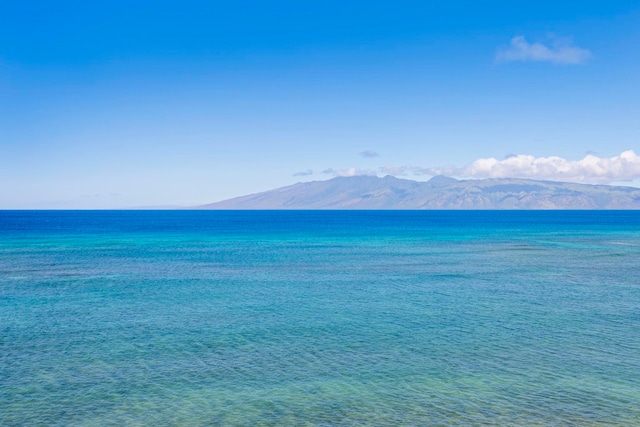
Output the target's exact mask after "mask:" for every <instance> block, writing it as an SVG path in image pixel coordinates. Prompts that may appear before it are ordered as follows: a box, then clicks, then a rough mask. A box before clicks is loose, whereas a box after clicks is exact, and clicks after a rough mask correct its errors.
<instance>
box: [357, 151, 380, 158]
mask: <svg viewBox="0 0 640 427" xmlns="http://www.w3.org/2000/svg"><path fill="white" fill-rule="evenodd" d="M358 154H360V157H364V158H365V159H373V158H375V157H379V156H380V154H378V153H377V152H375V151H373V150H365V151H361V152H360V153H358Z"/></svg>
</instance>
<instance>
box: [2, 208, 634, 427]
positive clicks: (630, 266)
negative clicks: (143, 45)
mask: <svg viewBox="0 0 640 427" xmlns="http://www.w3.org/2000/svg"><path fill="white" fill-rule="evenodd" d="M639 242H640V212H624V211H622V212H605V211H598V212H490V211H489V212H446V211H443V212H434V211H431V212H190V211H182V212H179V211H165V212H108V211H106V212H105V211H103V212H20V211H4V212H0V425H3V426H23V425H31V426H37V425H47V426H49V425H54V426H55V425H59V426H85V425H130V426H137V425H194V426H208V425H230V426H258V425H265V426H271V425H274V426H276V425H278V426H280V425H296V426H305V425H308V426H335V425H346V426H378V425H379V426H388V425H436V426H437V425H443V426H444V425H496V426H498V425H500V426H502V425H510V426H520V425H522V426H533V425H541V426H547V425H575V426H589V425H593V426H607V425H611V426H614V425H615V426H630V425H640V356H639V355H640V279H639V278H640V243H639Z"/></svg>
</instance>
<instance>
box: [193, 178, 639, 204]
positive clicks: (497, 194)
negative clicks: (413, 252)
mask: <svg viewBox="0 0 640 427" xmlns="http://www.w3.org/2000/svg"><path fill="white" fill-rule="evenodd" d="M195 209H226V210H235V209H237V210H244V209H246V210H260V209H265V210H266V209H274V210H277V209H291V210H298V209H299V210H304V209H320V210H322V209H327V210H348V209H364V210H366V209H372V210H375V209H390V210H394V209H406V210H413V209H640V188H635V187H624V186H609V185H593V184H578V183H570V182H556V181H540V180H531V179H522V178H488V179H480V180H457V179H455V178H450V177H446V176H442V175H439V176H435V177H433V178H431V179H430V180H429V181H413V180H408V179H402V178H396V177H393V176H391V175H387V176H385V177H377V176H367V175H361V176H353V177H335V178H332V179H329V180H324V181H309V182H298V183H296V184H292V185H288V186H285V187H280V188H276V189H273V190H268V191H264V192H260V193H255V194H249V195H245V196H240V197H235V198H232V199H227V200H223V201H220V202H215V203H209V204H206V205H201V206H197V207H195Z"/></svg>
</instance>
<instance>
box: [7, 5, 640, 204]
mask: <svg viewBox="0 0 640 427" xmlns="http://www.w3.org/2000/svg"><path fill="white" fill-rule="evenodd" d="M445 3H446V4H445ZM639 142H640V4H639V3H638V2H637V1H635V2H633V1H616V0H612V1H607V2H588V1H582V2H557V1H554V2H550V1H538V2H534V3H531V2H529V3H527V2H524V3H523V2H490V1H489V2H425V1H404V2H403V1H393V2H391V1H385V2H376V1H344V0H343V1H339V2H338V1H326V0H325V1H317V2H316V1H304V2H301V1H208V2H205V1H200V2H196V1H180V2H178V1H175V2H169V1H153V2H151V1H149V2H135V1H130V2H124V1H111V2H102V3H97V2H84V1H59V2H51V1H46V2H38V1H31V2H3V3H2V4H1V5H0V208H119V207H131V206H156V205H158V206H160V205H195V204H202V203H207V202H213V201H217V200H221V199H225V198H229V197H233V196H237V195H242V194H247V193H253V192H258V191H263V190H267V189H271V188H275V187H278V186H283V185H288V184H292V183H294V182H297V181H307V180H319V179H329V178H331V177H332V176H335V175H345V174H346V175H348V174H358V173H369V174H378V175H381V176H382V175H384V174H386V173H392V174H395V175H396V176H399V177H406V178H409V179H418V180H426V179H428V178H429V177H430V176H431V175H433V174H435V173H440V172H442V173H448V174H452V175H456V176H459V177H461V178H465V177H466V178H482V177H486V176H507V175H509V176H524V177H531V178H543V179H558V180H573V181H578V182H592V183H614V184H615V183H624V184H626V185H635V186H638V185H640V158H638V156H636V155H635V152H639V153H640V147H638V145H639ZM487 159H488V160H487Z"/></svg>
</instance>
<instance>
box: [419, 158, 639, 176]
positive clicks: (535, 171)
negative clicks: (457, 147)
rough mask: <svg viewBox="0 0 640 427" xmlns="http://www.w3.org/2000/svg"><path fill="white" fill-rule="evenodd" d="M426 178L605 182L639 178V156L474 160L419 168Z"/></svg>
mask: <svg viewBox="0 0 640 427" xmlns="http://www.w3.org/2000/svg"><path fill="white" fill-rule="evenodd" d="M421 172H426V173H428V174H430V175H452V176H458V177H464V178H507V177H508V178H530V179H542V180H552V181H574V182H590V183H609V182H614V181H632V180H634V179H638V178H640V156H638V155H637V154H636V153H635V152H634V151H633V150H628V151H624V152H622V153H620V155H618V156H614V157H609V158H606V157H598V156H595V155H592V154H589V155H587V156H585V157H584V158H583V159H581V160H574V161H572V160H566V159H563V158H562V157H557V156H550V157H535V156H531V155H525V154H518V155H514V156H509V157H507V158H506V159H503V160H498V159H496V158H494V157H489V158H481V159H477V160H475V161H474V162H473V163H471V164H470V165H467V166H465V167H462V168H456V167H445V168H426V169H421Z"/></svg>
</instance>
